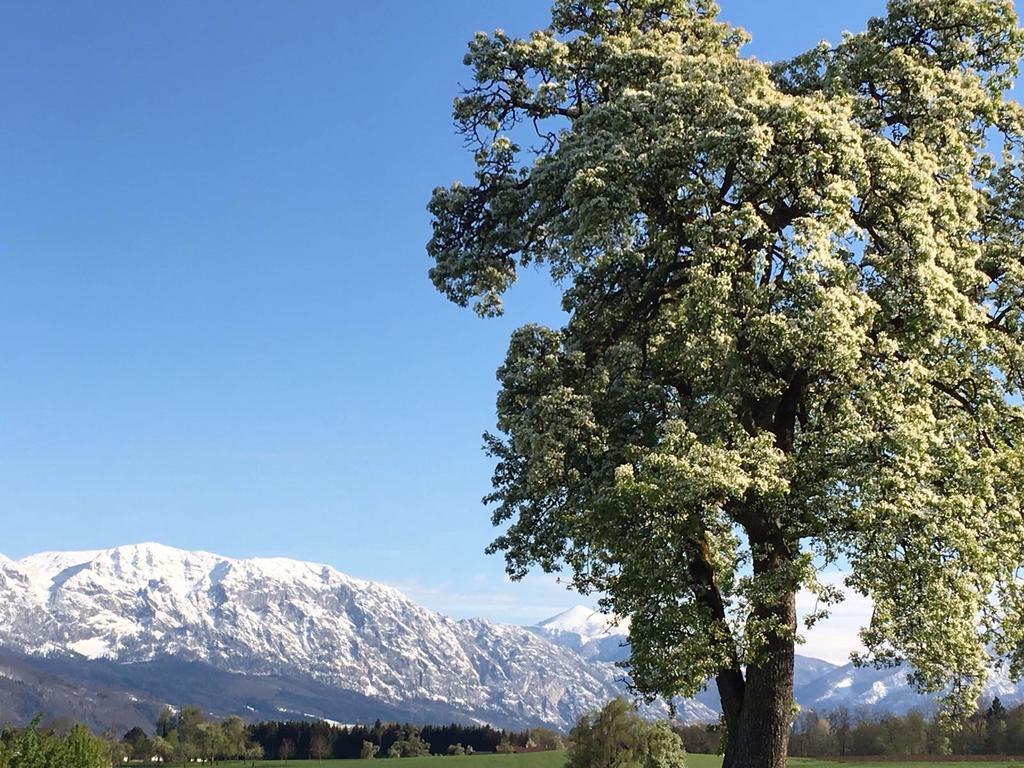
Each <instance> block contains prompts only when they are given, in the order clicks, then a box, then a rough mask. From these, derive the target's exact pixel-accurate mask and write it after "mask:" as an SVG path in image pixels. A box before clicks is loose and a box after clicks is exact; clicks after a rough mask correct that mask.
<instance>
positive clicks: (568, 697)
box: [0, 544, 624, 728]
mask: <svg viewBox="0 0 1024 768" xmlns="http://www.w3.org/2000/svg"><path fill="white" fill-rule="evenodd" d="M0 645H2V646H3V647H5V648H6V649H7V650H9V651H14V652H18V653H21V654H25V655H27V656H30V657H39V656H45V657H55V656H61V657H71V658H77V659H79V660H82V661H85V660H95V661H100V660H105V661H114V662H118V663H120V664H134V665H139V664H143V663H150V664H152V663H155V662H164V661H166V660H171V659H172V660H176V661H178V662H197V663H202V664H206V665H209V666H211V667H213V668H215V669H217V670H220V671H222V672H226V673H232V674H241V675H249V676H279V677H281V678H286V679H293V680H309V681H310V682H312V683H316V684H319V685H321V686H329V687H330V688H331V689H334V690H341V691H347V692H351V693H355V694H358V695H360V696H363V697H366V698H367V699H370V700H375V701H380V702H382V703H384V704H387V705H390V706H391V707H392V709H394V708H395V707H396V706H398V705H408V707H409V708H410V709H420V710H422V708H423V707H424V706H427V705H430V704H431V703H434V704H436V707H437V708H440V709H442V710H443V711H444V712H445V714H446V716H448V717H453V716H458V717H459V718H460V719H463V720H483V721H487V722H493V723H496V724H501V725H516V726H523V725H529V724H531V723H546V724H549V725H553V726H556V727H561V728H564V727H567V726H569V725H570V724H571V723H572V722H573V721H574V720H575V718H576V717H577V716H578V715H579V714H580V713H581V712H582V711H584V710H586V709H589V708H592V707H595V706H599V705H600V704H601V703H603V702H604V701H605V700H607V699H608V698H609V697H612V696H615V695H618V694H621V693H622V692H623V690H624V688H623V686H622V684H621V682H620V680H621V678H622V671H621V670H619V669H617V668H615V667H614V666H612V665H610V664H605V663H592V662H588V661H585V660H584V659H582V658H581V657H580V656H579V655H578V654H576V653H574V652H573V651H571V650H569V649H567V648H564V647H562V646H558V645H556V644H553V643H551V642H548V641H547V640H545V639H543V638H541V637H538V636H537V635H536V634H534V633H532V632H529V631H527V630H526V629H523V628H521V627H515V626H508V625H500V624H492V623H490V622H487V621H482V620H467V621H456V620H453V619H450V618H447V617H445V616H442V615H440V614H438V613H434V612H433V611H429V610H427V609H425V608H423V607H421V606H419V605H417V604H415V603H413V602H412V601H411V600H409V599H408V598H406V597H405V596H403V595H402V594H401V593H400V592H398V591H397V590H395V589H393V588H391V587H387V586H384V585H381V584H376V583H372V582H366V581H361V580H358V579H353V578H350V577H348V576H346V575H344V574H342V573H339V572H338V571H336V570H334V569H332V568H329V567H327V566H323V565H314V564H311V563H303V562H297V561H293V560H284V559H258V558H257V559H249V560H237V559H231V558H227V557H221V556H219V555H214V554H209V553H206V552H186V551H182V550H177V549H172V548H170V547H164V546H161V545H157V544H144V545H137V546H125V547H117V548H115V549H111V550H107V551H101V552H71V553H65V552H59V553H43V554H39V555H33V556H30V557H27V558H24V559H22V560H19V561H17V562H15V561H11V560H9V559H6V558H5V559H4V560H3V561H0ZM398 708H399V709H401V706H398ZM428 708H429V707H428ZM309 714H314V715H316V716H324V717H331V718H332V719H341V718H342V717H343V716H344V715H345V713H344V712H342V713H328V712H315V713H309ZM335 714H337V715H338V717H333V715H335Z"/></svg>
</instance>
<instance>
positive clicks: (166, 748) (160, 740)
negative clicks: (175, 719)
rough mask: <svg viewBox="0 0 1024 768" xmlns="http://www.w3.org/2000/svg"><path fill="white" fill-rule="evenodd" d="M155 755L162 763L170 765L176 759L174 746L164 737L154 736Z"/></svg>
mask: <svg viewBox="0 0 1024 768" xmlns="http://www.w3.org/2000/svg"><path fill="white" fill-rule="evenodd" d="M153 754H155V755H156V756H157V757H159V758H160V761H161V762H164V763H168V762H170V761H171V760H173V759H174V745H173V744H172V743H171V742H169V741H168V740H167V739H165V738H164V737H163V736H159V735H158V736H154V737H153Z"/></svg>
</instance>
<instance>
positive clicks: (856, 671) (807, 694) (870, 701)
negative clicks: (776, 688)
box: [795, 664, 1024, 713]
mask: <svg viewBox="0 0 1024 768" xmlns="http://www.w3.org/2000/svg"><path fill="white" fill-rule="evenodd" d="M795 695H796V699H797V701H798V702H800V704H801V705H803V706H806V707H810V708H812V709H816V710H818V711H822V712H824V711H828V710H831V709H835V708H836V707H839V706H845V707H847V708H849V709H850V710H856V709H875V710H882V711H885V712H898V713H903V712H907V711H909V710H911V709H921V710H925V711H927V710H931V709H934V707H935V705H936V704H937V700H938V696H937V695H930V696H923V695H921V694H919V693H918V692H917V691H915V690H914V689H913V687H912V686H911V685H910V683H909V682H908V681H907V668H906V667H905V666H902V665H901V666H898V667H892V668H885V669H874V668H872V667H855V666H854V665H853V664H845V665H843V666H841V667H834V668H833V669H831V670H829V671H827V672H826V673H825V674H823V675H820V676H819V677H816V678H814V679H812V680H810V681H808V682H806V683H805V684H804V685H802V686H799V687H798V688H797V689H796V694H795ZM996 696H998V697H999V699H1000V701H1002V702H1003V704H1006V705H1007V706H1009V705H1012V704H1020V703H1021V702H1024V685H1022V684H1021V683H1018V682H1014V681H1013V680H1011V679H1010V677H1009V674H1008V672H1007V670H1006V668H1005V667H1000V668H997V669H995V670H993V671H992V673H991V674H990V675H989V678H988V680H987V681H986V682H985V687H984V689H983V690H982V693H981V697H980V701H981V702H983V703H985V702H990V701H991V700H992V699H993V698H994V697H996Z"/></svg>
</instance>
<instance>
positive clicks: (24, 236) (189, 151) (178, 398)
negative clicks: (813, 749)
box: [0, 0, 882, 657]
mask: <svg viewBox="0 0 1024 768" xmlns="http://www.w3.org/2000/svg"><path fill="white" fill-rule="evenodd" d="M722 6H723V16H724V17H725V18H726V19H728V20H730V21H732V22H735V23H738V24H740V25H741V26H744V27H746V28H747V29H748V30H749V31H750V32H751V34H752V35H753V36H754V42H753V43H752V44H751V45H750V46H749V48H748V51H749V52H750V53H752V54H754V55H757V56H759V57H761V58H765V59H773V58H778V57H783V56H788V55H791V54H794V53H797V52H799V51H801V50H804V49H805V48H808V47H810V46H811V45H813V44H814V43H815V42H817V41H818V40H820V39H822V38H828V39H832V40H835V39H837V38H838V36H839V34H840V32H841V31H842V30H844V29H854V30H856V29H860V28H862V27H863V24H864V21H865V20H866V18H867V17H868V16H869V15H872V14H877V13H879V12H880V11H881V10H882V2H880V0H857V1H856V2H844V3H837V2H822V0H785V2H783V1H782V0H779V1H778V2H766V1H765V0H722ZM547 20H548V3H547V2H544V1H542V0H514V2H513V1H512V0H508V1H507V2H494V1H492V2H470V1H469V0H463V1H459V2H456V1H455V0H437V1H436V2H426V1H424V2H412V0H405V1H404V2H402V1H400V2H396V3H389V4H387V5H386V6H385V5H382V4H378V3H355V2H334V1H333V0H332V1H330V2H314V1H311V0H300V1H298V2H289V3H281V2H260V1H253V0H245V2H241V1H235V2H227V1H225V2H216V3H209V2H205V1H202V2H174V3H139V2H134V0H124V1H123V2H110V1H104V2H100V1H91V0H89V1H86V2H76V3H54V2H45V1H40V0H6V2H4V3H2V5H0V71H2V73H3V74H2V76H0V552H3V553H4V554H6V555H8V556H10V557H15V558H17V557H21V556H23V555H26V554H29V553H32V552H36V551H40V550H45V549H92V548H101V547H109V546H113V545H116V544H120V543H131V542H138V541H149V540H155V541H160V542H163V543H165V544H169V545H173V546H179V547H185V548H196V549H207V550H211V551H215V552H218V553H222V554H227V555H233V556H249V555H283V556H290V557H296V558H301V559H307V560H315V561H320V562H328V563H331V564H332V565H334V566H336V567H337V568H339V569H340V570H342V571H345V572H347V573H350V574H352V575H355V576H361V577H365V578H372V579H378V580H382V581H388V582H390V583H393V584H396V585H398V586H400V587H402V588H404V589H405V590H406V591H407V592H408V593H409V594H410V595H411V596H413V597H414V598H416V599H418V600H420V601H421V602H423V603H425V604H426V605H428V606H430V607H432V608H436V609H439V610H444V611H446V612H449V613H451V614H454V615H458V616H466V615H484V616H488V617H490V618H494V619H497V620H503V621H516V622H533V621H536V620H539V619H542V618H545V617H546V616H547V615H550V614H552V613H555V612H557V611H559V610H561V609H563V608H566V607H568V606H570V605H572V604H573V603H575V602H578V600H577V599H576V598H575V597H574V596H572V595H569V594H565V593H564V592H561V591H560V589H559V588H558V587H556V586H555V585H554V584H553V582H552V581H551V580H550V579H548V578H544V577H537V578H532V579H528V580H527V583H526V584H523V585H510V584H507V583H506V582H505V581H504V578H503V573H502V564H501V561H500V559H498V558H495V557H486V556H485V555H483V552H482V551H483V548H484V546H485V545H486V544H487V542H488V541H489V540H490V536H491V529H490V525H489V522H488V516H487V513H486V511H485V510H484V509H483V507H482V506H481V504H480V502H479V499H480V497H481V496H482V495H483V494H484V493H485V492H486V491H487V489H488V480H489V476H490V463H489V461H488V460H487V458H486V457H485V456H484V455H483V454H482V452H481V450H480V442H481V440H480V435H481V432H482V431H483V430H484V429H487V428H490V427H491V425H492V423H493V409H494V396H495V392H496V383H495V379H494V370H495V368H496V367H497V365H498V364H499V362H500V360H501V358H502V357H503V355H504V351H505V346H506V341H507V338H508V335H509V332H510V331H511V329H512V328H513V327H515V326H516V325H519V324H522V323H524V322H527V321H542V322H558V320H559V315H558V312H557V305H556V294H555V292H554V291H553V289H552V288H551V287H550V286H549V285H548V284H547V282H546V281H545V279H544V278H543V276H541V275H539V274H531V275H528V276H527V277H526V279H525V280H524V281H523V283H522V284H521V285H520V286H517V288H516V289H515V290H514V291H513V292H512V294H511V295H510V297H509V299H508V302H507V305H508V310H509V311H508V314H507V316H506V317H505V318H503V319H500V320H490V321H484V320H480V319H477V318H476V317H475V315H473V313H472V312H470V311H466V310H459V309H458V308H456V307H454V306H452V305H450V304H448V303H446V301H445V300H444V299H443V298H442V297H441V296H440V295H439V294H437V293H436V292H435V291H434V289H433V287H432V286H431V285H430V283H429V281H428V280H427V277H426V270H427V268H428V266H429V263H428V260H427V257H426V255H425V252H424V244H425V242H426V240H427V238H428V237H429V219H428V216H427V213H426V210H425V205H426V202H427V200H428V198H429V195H430V191H431V189H432V188H433V187H434V186H435V185H438V184H447V183H450V182H451V181H453V180H455V179H458V178H463V179H465V178H467V177H468V175H469V172H470V158H469V157H468V155H467V153H466V152H465V151H464V150H463V148H462V146H461V143H460V140H459V139H458V137H457V136H456V135H455V134H454V132H453V129H452V122H451V115H450V111H451V100H452V98H453V96H454V95H455V94H456V92H457V90H458V83H459V81H460V80H462V81H465V80H467V79H468V75H467V72H466V71H465V70H464V69H463V67H462V64H461V60H462V55H463V52H464V50H465V44H466V41H467V40H468V39H469V38H470V37H471V36H472V35H473V33H474V32H476V31H477V30H481V29H483V30H492V29H494V28H495V27H502V28H504V29H506V30H508V31H510V32H512V33H515V34H525V33H527V32H529V31H530V30H531V29H533V28H536V27H541V26H544V25H545V24H546V23H547ZM851 611H852V607H851ZM852 612H853V613H856V611H852ZM861 613H862V612H861ZM860 615H861V614H857V616H856V617H855V618H859V616H860ZM851 621H852V619H851ZM835 627H836V629H834V630H832V635H830V636H829V637H831V638H832V639H831V640H826V639H822V640H820V641H819V643H818V645H819V648H818V649H817V650H818V651H819V654H820V655H822V656H831V657H835V656H836V655H837V653H836V652H834V650H835V649H833V646H835V647H836V648H839V646H842V645H843V644H844V643H846V644H847V645H849V640H848V638H849V637H850V631H851V626H849V625H848V623H847V624H843V623H842V621H840V622H838V623H837V624H836V625H835ZM821 637H822V638H824V637H825V636H824V635H822V636H821ZM837 638H838V639H837ZM844 638H846V639H844ZM830 643H831V645H830ZM826 646H828V648H827V649H826ZM809 650H810V651H811V652H814V651H815V649H814V648H811V649H809ZM841 650H842V649H841V648H840V651H841ZM838 655H839V656H841V655H842V653H841V652H838Z"/></svg>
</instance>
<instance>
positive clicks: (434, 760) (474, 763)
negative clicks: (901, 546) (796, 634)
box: [219, 752, 1024, 768]
mask: <svg viewBox="0 0 1024 768" xmlns="http://www.w3.org/2000/svg"><path fill="white" fill-rule="evenodd" d="M442 760H443V761H445V764H446V765H447V764H448V762H451V763H452V765H451V768H562V767H563V766H564V765H565V753H564V752H532V753H530V754H524V755H470V756H467V757H406V758H402V759H397V758H396V759H393V760H387V761H386V765H388V766H391V765H392V764H393V765H394V768H427V766H432V768H437V764H438V763H439V762H441V761H442ZM361 764H362V763H361ZM286 765H287V766H288V768H314V766H316V767H317V768H352V765H353V761H352V760H324V761H322V762H320V763H317V761H315V760H289V761H288V763H283V762H281V761H280V760H263V761H260V762H257V763H256V768H285V766H286ZM371 765H372V764H371ZM721 765H722V758H721V757H718V756H717V755H687V756H686V766H687V768H720V767H721ZM789 765H790V766H791V768H840V767H841V766H849V767H850V768H949V766H950V765H960V766H967V765H977V766H984V768H1024V763H1021V762H1020V761H1003V760H999V761H996V760H994V761H992V762H951V761H943V762H938V763H926V762H916V761H915V762H905V763H901V762H898V761H895V760H892V761H887V760H880V761H878V762H861V761H859V760H857V761H850V762H844V763H839V762H832V761H829V760H817V759H814V758H808V757H794V758H791V759H790V761H789ZM219 768H243V763H220V764H219ZM244 768H249V763H245V764H244Z"/></svg>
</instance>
